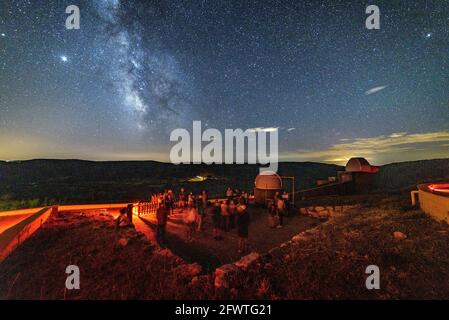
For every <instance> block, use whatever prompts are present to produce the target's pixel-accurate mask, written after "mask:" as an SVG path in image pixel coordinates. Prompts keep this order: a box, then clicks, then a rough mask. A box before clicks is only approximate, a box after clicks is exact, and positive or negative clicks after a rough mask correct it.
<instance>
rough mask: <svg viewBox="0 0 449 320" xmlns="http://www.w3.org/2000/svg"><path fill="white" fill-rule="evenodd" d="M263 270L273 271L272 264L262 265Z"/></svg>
mask: <svg viewBox="0 0 449 320" xmlns="http://www.w3.org/2000/svg"><path fill="white" fill-rule="evenodd" d="M264 269H266V270H270V269H273V264H271V263H269V262H268V263H265V265H264Z"/></svg>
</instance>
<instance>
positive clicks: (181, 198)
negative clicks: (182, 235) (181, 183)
mask: <svg viewBox="0 0 449 320" xmlns="http://www.w3.org/2000/svg"><path fill="white" fill-rule="evenodd" d="M185 204H186V194H185V191H184V188H181V189H179V207H180V208H181V210H184V207H185Z"/></svg>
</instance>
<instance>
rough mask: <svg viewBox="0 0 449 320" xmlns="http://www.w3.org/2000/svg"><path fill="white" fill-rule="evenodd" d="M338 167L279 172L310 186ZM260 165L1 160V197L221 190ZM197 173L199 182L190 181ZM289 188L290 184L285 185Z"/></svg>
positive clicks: (292, 166) (304, 166)
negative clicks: (199, 178) (204, 179)
mask: <svg viewBox="0 0 449 320" xmlns="http://www.w3.org/2000/svg"><path fill="white" fill-rule="evenodd" d="M341 169H342V167H339V166H336V165H329V164H321V163H312V162H304V163H281V164H280V165H279V171H278V172H279V174H281V175H288V176H296V177H297V181H296V188H297V189H298V188H308V187H312V186H314V183H315V181H316V180H317V179H319V178H323V177H325V178H326V177H328V176H333V175H335V173H336V172H337V171H338V170H341ZM258 172H259V166H258V165H247V164H245V165H210V166H207V165H179V166H176V165H173V164H170V163H161V162H155V161H121V162H113V161H111V162H93V161H82V160H30V161H20V162H0V181H1V184H0V196H1V197H3V200H12V199H19V200H23V199H35V198H38V199H40V200H41V201H44V200H45V199H47V200H46V202H64V203H70V202H97V201H111V202H120V201H130V200H135V199H142V198H146V197H148V195H149V194H150V193H152V192H157V191H160V190H162V189H164V188H174V189H178V188H180V187H181V186H184V187H186V188H187V189H188V190H192V191H199V190H200V189H203V188H205V189H208V190H209V191H210V192H211V194H222V193H223V192H224V189H225V188H226V187H227V186H232V187H234V188H240V189H244V190H251V189H252V188H253V184H254V178H255V177H256V175H257V174H258ZM196 176H202V177H207V178H208V179H207V180H206V181H203V182H189V179H191V178H194V177H196ZM289 188H291V187H289Z"/></svg>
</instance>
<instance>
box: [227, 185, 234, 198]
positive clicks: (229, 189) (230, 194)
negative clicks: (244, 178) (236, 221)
mask: <svg viewBox="0 0 449 320" xmlns="http://www.w3.org/2000/svg"><path fill="white" fill-rule="evenodd" d="M233 195H234V191H233V190H232V188H231V187H228V189H227V190H226V198H227V199H228V201H230V200H231V199H232V197H233Z"/></svg>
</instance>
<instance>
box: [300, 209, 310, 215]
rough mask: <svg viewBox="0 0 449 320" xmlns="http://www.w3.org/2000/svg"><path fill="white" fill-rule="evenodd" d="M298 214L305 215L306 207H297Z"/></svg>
mask: <svg viewBox="0 0 449 320" xmlns="http://www.w3.org/2000/svg"><path fill="white" fill-rule="evenodd" d="M299 214H302V215H307V214H308V210H307V208H299Z"/></svg>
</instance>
